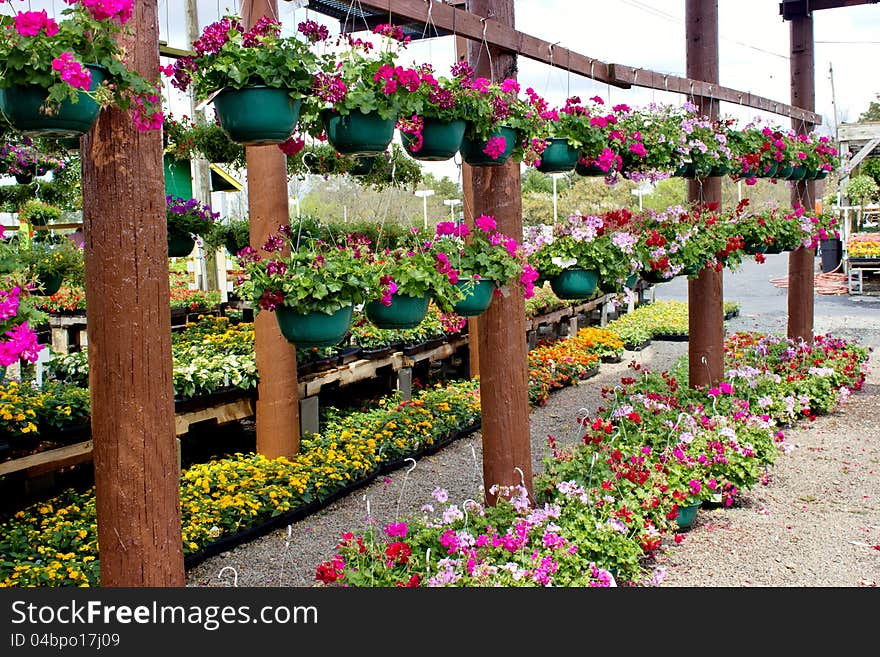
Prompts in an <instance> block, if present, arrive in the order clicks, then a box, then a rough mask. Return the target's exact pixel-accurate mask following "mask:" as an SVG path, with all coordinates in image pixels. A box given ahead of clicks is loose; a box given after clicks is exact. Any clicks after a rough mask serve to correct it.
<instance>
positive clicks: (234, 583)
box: [217, 566, 238, 587]
mask: <svg viewBox="0 0 880 657" xmlns="http://www.w3.org/2000/svg"><path fill="white" fill-rule="evenodd" d="M227 569H228V570H231V571H232V586H234V587H235V586H238V571H237V570H236V569H235V568H233V567H232V566H223V568H221V569H220V572H219V573H217V579H223V573H224V572H226V570H227Z"/></svg>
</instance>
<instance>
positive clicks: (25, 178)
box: [13, 173, 34, 185]
mask: <svg viewBox="0 0 880 657" xmlns="http://www.w3.org/2000/svg"><path fill="white" fill-rule="evenodd" d="M13 177H14V178H15V182H17V183H18V184H19V185H30V184H31V183H32V182H34V174H32V173H16V174H15V175H14V176H13Z"/></svg>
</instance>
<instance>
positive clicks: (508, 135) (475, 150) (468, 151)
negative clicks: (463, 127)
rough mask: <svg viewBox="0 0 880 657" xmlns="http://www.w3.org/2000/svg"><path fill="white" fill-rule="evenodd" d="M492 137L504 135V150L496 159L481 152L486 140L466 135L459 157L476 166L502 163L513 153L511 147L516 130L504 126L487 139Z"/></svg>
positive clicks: (514, 143) (491, 165)
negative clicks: (470, 137)
mask: <svg viewBox="0 0 880 657" xmlns="http://www.w3.org/2000/svg"><path fill="white" fill-rule="evenodd" d="M494 137H504V141H505V147H504V152H503V153H502V154H501V155H500V156H499V157H498V158H497V159H492V158H491V157H489V156H488V155H486V153H484V152H483V149H484V148H486V144H487V143H488V140H485V141H482V140H474V139H469V138H468V137H465V138H464V139H463V140H462V142H461V158H462V159H463V160H464V161H465V162H467V163H468V164H470V165H471V166H477V167H494V166H499V165H502V164H504V163H505V162H507V160H509V159H510V156H511V155H513V149H514V147H515V146H516V130H514V129H513V128H508V127H506V126H505V127H501V128H499V129H498V130H496V131H495V132H493V133H492V134H491V135H489V139H492V138H494Z"/></svg>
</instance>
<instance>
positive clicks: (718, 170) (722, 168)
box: [709, 164, 730, 178]
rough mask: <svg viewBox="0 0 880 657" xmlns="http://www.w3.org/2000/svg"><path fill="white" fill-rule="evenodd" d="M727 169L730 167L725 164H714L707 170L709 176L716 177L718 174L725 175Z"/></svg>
mask: <svg viewBox="0 0 880 657" xmlns="http://www.w3.org/2000/svg"><path fill="white" fill-rule="evenodd" d="M729 171H730V167H728V166H727V165H726V164H716V165H715V166H713V167H712V169H711V170H710V171H709V176H711V177H715V178H718V177H720V176H726V175H727V173H728V172H729Z"/></svg>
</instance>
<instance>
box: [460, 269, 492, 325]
mask: <svg viewBox="0 0 880 657" xmlns="http://www.w3.org/2000/svg"><path fill="white" fill-rule="evenodd" d="M471 281H472V279H470V278H460V279H459V280H458V283H456V284H455V286H456V287H457V288H458V289H459V290H461V291H462V292H464V294H465V297H464V299H462V300H461V301H459V302H458V303H456V304H455V314H456V315H461V316H462V317H476V316H477V315H482V314H483V313H484V312H486V310H488V308H489V306H490V305H491V304H492V297H493V296H494V295H495V282H494V281H490V280H489V279H488V278H481V279H479V280H477V281H473V283H472V282H471Z"/></svg>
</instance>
